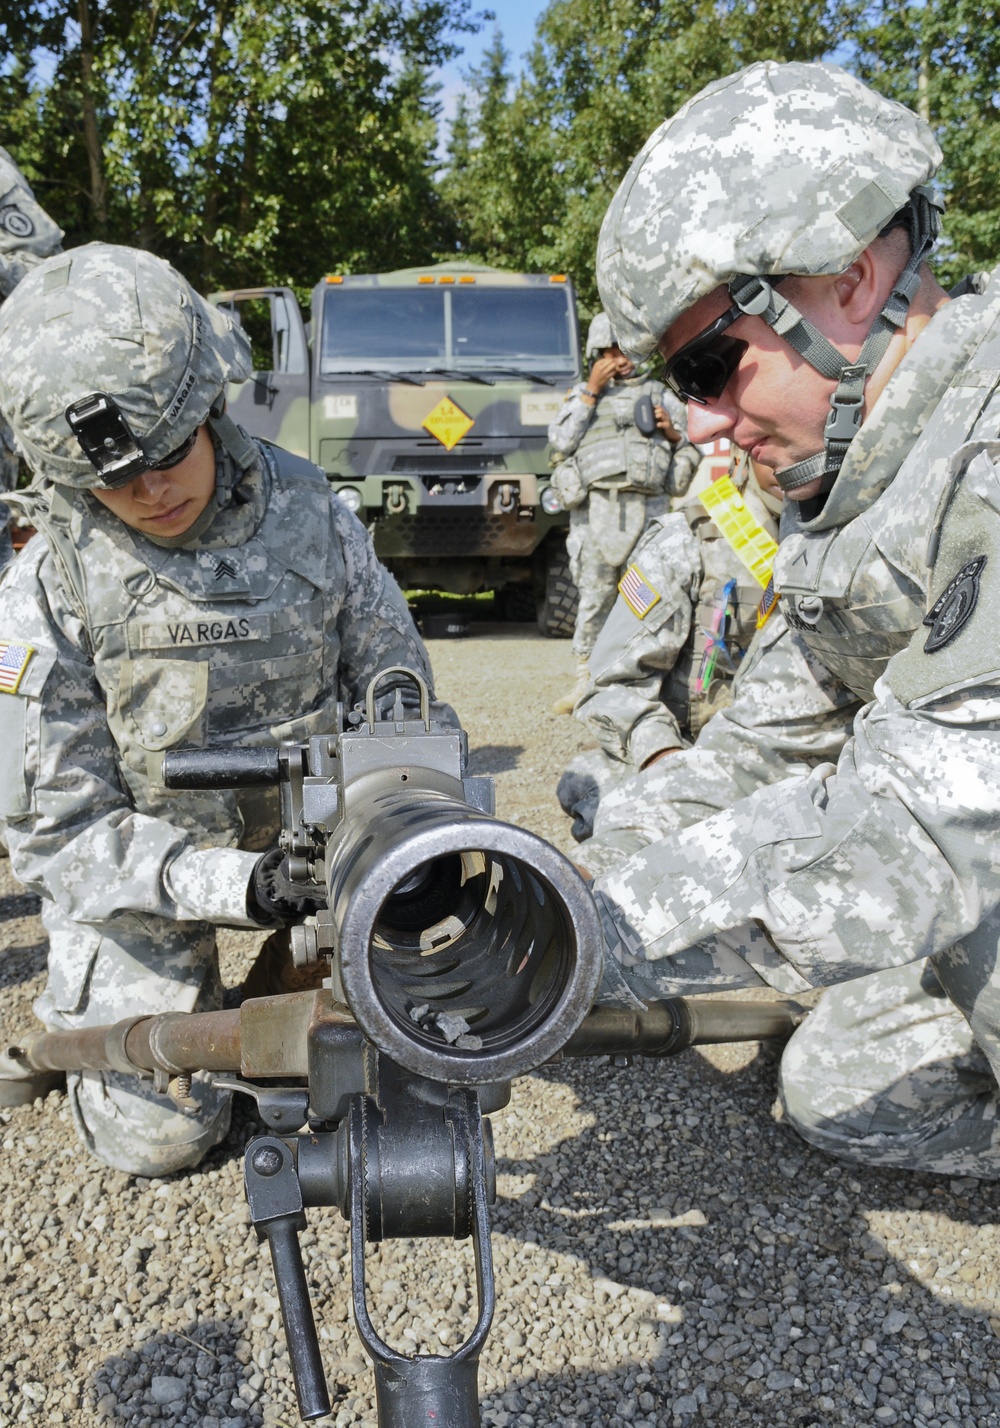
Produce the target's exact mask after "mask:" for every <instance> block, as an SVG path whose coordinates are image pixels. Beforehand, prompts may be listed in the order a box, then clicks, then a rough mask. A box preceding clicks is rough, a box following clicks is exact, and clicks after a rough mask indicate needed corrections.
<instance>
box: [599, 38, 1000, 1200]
mask: <svg viewBox="0 0 1000 1428" xmlns="http://www.w3.org/2000/svg"><path fill="white" fill-rule="evenodd" d="M940 161H941V152H940V149H939V147H938V145H937V143H936V142H935V139H934V136H933V134H932V132H931V130H930V128H929V127H928V126H927V125H926V124H925V123H924V122H923V121H921V120H920V119H919V118H918V117H917V116H916V115H915V114H912V113H911V112H910V111H908V110H906V109H904V108H903V107H902V106H901V105H898V104H895V103H893V102H892V101H890V100H888V99H886V98H884V97H882V96H880V95H878V94H876V93H874V92H873V91H872V90H870V89H868V88H867V87H866V86H865V85H863V84H862V83H860V82H859V81H858V80H856V79H854V78H853V77H852V76H850V75H848V74H846V73H845V72H844V71H843V70H841V69H839V68H838V67H836V66H834V65H823V64H785V65H779V64H776V63H774V62H771V61H768V62H765V63H761V64H755V65H751V66H750V67H749V68H748V69H746V70H743V71H742V72H740V73H739V74H735V75H730V76H728V77H726V78H725V79H722V80H719V81H718V82H717V83H715V84H712V85H709V86H708V87H707V88H706V89H704V90H703V91H702V92H701V93H700V94H698V95H696V96H695V97H694V98H693V99H692V100H690V101H689V102H688V104H686V105H685V106H684V107H683V108H682V109H681V110H680V111H679V112H678V114H676V115H675V116H674V117H673V118H672V119H670V120H668V121H667V122H666V123H665V124H663V125H662V126H661V127H660V129H658V130H657V131H656V132H655V133H654V134H653V135H652V136H651V138H650V139H649V141H648V142H647V144H646V145H645V147H644V148H643V150H642V152H641V153H640V154H639V156H638V157H637V158H636V160H635V162H634V163H633V165H632V168H631V170H630V172H629V174H628V175H627V177H626V179H625V180H624V181H623V183H622V185H621V187H620V189H619V191H618V194H617V195H616V197H615V199H614V201H613V202H612V205H611V207H610V209H609V211H608V213H607V215H606V217H605V220H604V225H603V228H602V234H601V239H600V243H599V249H598V283H599V286H600V290H601V295H602V300H603V302H604V305H605V307H606V308H607V310H608V311H609V313H610V314H611V318H612V322H613V323H614V325H615V330H616V332H617V333H618V335H619V338H620V340H621V341H622V344H623V346H624V348H625V350H626V351H628V352H630V353H632V354H634V355H635V356H636V357H641V356H643V355H645V354H646V353H648V352H649V351H651V350H653V349H654V348H655V347H658V348H659V350H660V352H661V355H662V356H663V358H664V362H665V373H666V379H667V381H668V382H670V383H671V384H672V385H673V388H674V390H675V391H677V392H679V393H681V394H683V395H684V396H685V397H686V399H687V401H688V420H689V427H690V431H691V435H692V437H693V438H694V439H696V440H700V441H709V440H712V439H717V438H720V437H728V438H729V439H731V440H734V441H736V442H738V443H739V444H740V445H741V446H743V447H744V448H746V449H748V450H749V451H750V453H751V455H753V456H755V457H756V458H757V459H759V460H761V461H764V462H766V463H767V464H768V465H769V466H771V467H772V468H773V469H774V470H775V473H776V475H777V478H778V480H779V482H780V484H781V485H782V487H783V489H784V491H785V506H784V510H783V513H782V522H781V536H782V540H781V546H780V549H779V552H778V555H777V557H776V560H775V568H774V578H775V587H776V590H777V592H778V596H779V601H778V609H777V611H776V612H775V613H774V614H773V615H772V616H771V617H770V618H769V619H768V620H767V622H766V623H765V624H764V627H763V629H762V631H761V635H760V637H759V638H758V640H757V641H756V642H755V645H754V646H753V647H752V649H751V651H750V653H749V655H748V657H747V660H746V662H745V664H744V667H743V670H742V671H741V673H740V676H739V679H738V681H737V687H736V691H735V696H734V700H733V704H732V707H731V708H730V709H727V710H723V711H722V712H721V713H720V714H719V716H718V718H716V719H713V720H712V721H711V723H710V724H709V725H708V726H707V727H706V729H705V730H704V732H703V734H702V737H701V738H700V739H699V740H698V742H697V744H696V745H695V746H694V747H693V748H692V749H690V750H688V751H684V752H680V753H677V754H674V755H673V756H672V757H671V758H670V759H666V760H663V761H661V762H660V763H658V764H657V765H655V767H654V768H653V769H651V770H650V771H649V772H648V774H647V775H646V776H645V777H647V778H648V780H649V796H648V799H647V801H646V806H645V809H644V810H640V809H639V807H638V803H637V801H636V800H633V803H632V807H631V809H630V810H629V816H628V817H627V818H626V819H624V820H622V821H620V822H619V823H617V824H616V825H612V826H610V827H608V826H605V827H603V828H602V827H601V826H600V824H601V821H602V820H601V819H599V820H598V828H597V836H598V838H601V839H603V841H604V842H605V846H606V847H607V848H609V850H614V851H616V852H617V855H618V857H619V859H621V860H622V861H620V863H619V865H618V866H617V867H614V868H613V869H612V870H611V871H610V872H607V873H605V874H604V875H603V876H602V877H601V878H599V879H598V880H597V882H596V883H595V893H596V897H597V900H598V903H599V906H600V907H601V911H602V915H603V917H604V919H605V935H606V955H605V974H604V988H603V993H602V995H603V996H604V997H606V998H608V999H611V1000H614V999H619V1000H622V1001H624V1002H626V1003H628V1004H633V1003H634V1001H635V1000H636V999H642V998H644V997H659V996H669V995H673V994H675V993H678V992H681V993H683V992H699V991H714V990H718V989H720V988H727V987H735V986H761V985H769V986H771V987H774V988H776V989H778V990H780V991H783V992H790V993H792V994H793V995H794V994H795V993H796V992H798V991H800V990H804V989H805V988H807V987H809V986H816V985H821V986H827V987H828V990H827V991H825V992H824V994H823V997H822V998H821V1000H820V1003H819V1005H818V1007H817V1009H816V1010H815V1011H814V1012H813V1013H812V1014H811V1016H810V1017H809V1018H808V1019H807V1020H806V1022H805V1023H804V1025H803V1026H802V1027H801V1028H800V1029H799V1031H798V1032H796V1034H795V1036H794V1037H793V1038H792V1039H791V1041H790V1042H789V1045H788V1047H787V1049H786V1051H785V1053H784V1056H783V1059H782V1068H781V1091H782V1098H783V1104H784V1108H785V1113H786V1115H787V1116H788V1118H789V1119H790V1121H791V1122H792V1124H793V1125H794V1126H795V1127H796V1129H797V1130H798V1131H799V1132H800V1133H801V1134H802V1135H803V1136H804V1137H805V1138H806V1139H807V1140H809V1141H810V1142H811V1143H812V1144H814V1145H816V1146H818V1147H821V1148H822V1149H824V1150H826V1151H827V1152H829V1153H831V1154H833V1155H836V1156H839V1157H841V1158H843V1159H846V1160H850V1161H855V1162H857V1163H859V1164H862V1165H865V1166H872V1165H885V1166H898V1167H909V1168H912V1169H918V1170H930V1171H935V1172H937V1173H940V1174H968V1175H979V1176H985V1177H988V1178H998V1177H1000V1088H998V1085H997V1073H998V1072H1000V866H998V861H997V852H996V849H997V839H996V829H997V822H998V819H1000V732H998V731H1000V666H998V660H997V653H996V626H997V620H998V618H1000V475H998V467H997V454H998V445H997V437H998V434H1000V385H998V372H1000V362H998V360H997V354H998V352H1000V287H998V282H997V278H996V275H994V276H993V278H992V279H991V281H990V283H989V285H988V287H987V288H986V290H985V292H982V293H980V292H979V291H977V290H975V287H974V288H973V290H972V291H968V292H966V293H965V294H964V295H962V296H960V297H957V298H956V299H954V300H952V301H949V298H948V295H947V294H946V293H945V292H944V291H943V290H942V288H941V287H940V286H939V284H938V283H937V282H936V280H935V278H934V276H933V273H932V272H931V270H930V268H929V267H928V265H927V262H926V258H927V256H928V254H929V253H930V251H931V248H932V246H933V243H934V240H935V238H936V236H937V233H938V231H939V216H938V215H939V209H940V201H939V200H938V198H937V196H936V194H935V193H934V191H933V189H931V188H929V187H928V183H929V180H930V179H931V177H932V176H933V174H934V172H935V170H936V169H937V166H938V164H939V163H940ZM824 750H825V751H826V757H825V758H824V757H823V754H824ZM817 758H818V759H819V760H820V761H819V762H816V760H817ZM810 765H812V767H810ZM611 802H612V799H610V798H609V799H608V800H607V803H609V804H610V803H611ZM604 812H605V810H604V807H603V806H602V809H601V814H602V815H603V814H604ZM834 983H843V984H844V985H831V984H834Z"/></svg>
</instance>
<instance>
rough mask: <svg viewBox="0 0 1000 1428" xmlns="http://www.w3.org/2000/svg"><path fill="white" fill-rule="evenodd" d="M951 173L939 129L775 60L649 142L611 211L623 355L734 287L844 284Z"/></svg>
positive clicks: (607, 244)
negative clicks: (813, 277) (929, 186)
mask: <svg viewBox="0 0 1000 1428" xmlns="http://www.w3.org/2000/svg"><path fill="white" fill-rule="evenodd" d="M940 162H941V150H940V149H939V148H938V145H937V142H936V141H935V139H934V136H933V134H932V133H931V130H930V128H929V127H928V126H927V125H926V124H925V123H924V122H923V120H922V119H918V118H917V116H916V115H915V114H913V113H911V111H910V110H909V109H905V108H904V107H903V106H902V105H900V104H896V103H895V102H894V101H892V100H890V99H885V98H884V97H883V96H882V95H880V94H876V93H875V92H874V91H873V90H871V89H869V88H868V87H867V86H866V85H864V84H862V83H861V82H860V81H859V80H857V79H854V78H853V77H852V76H851V75H849V74H847V73H846V71H844V70H843V69H841V68H839V66H837V65H830V64H801V63H793V64H777V63H775V62H774V61H773V60H767V61H764V62H762V63H759V64H754V65H751V66H750V67H749V68H748V69H744V70H741V71H740V72H739V73H737V74H733V75H729V76H728V77H727V78H725V79H720V80H717V81H716V82H715V83H713V84H710V85H708V86H707V87H706V88H705V89H703V90H702V91H701V93H700V94H697V95H695V97H694V98H693V99H691V100H689V101H688V103H687V104H685V105H684V106H683V108H682V109H680V110H679V111H678V113H677V114H675V115H674V117H673V118H672V119H668V120H667V121H666V122H665V123H664V124H661V125H660V127H659V128H658V129H657V130H656V131H655V133H653V134H652V135H651V136H650V138H649V139H648V140H647V142H646V144H645V146H644V147H643V149H642V151H641V152H640V153H639V155H638V156H637V157H636V159H635V160H634V162H633V164H632V166H631V168H630V169H629V171H628V173H627V174H626V175H625V178H624V179H623V181H622V183H621V186H620V188H619V189H618V192H617V193H616V195H615V197H614V199H613V200H612V202H611V206H610V208H609V209H608V212H607V214H606V215H605V218H604V223H603V225H602V228H601V236H600V239H599V241H598V247H597V281H598V287H599V288H600V293H601V300H602V302H603V304H604V307H605V309H606V310H607V312H608V314H609V316H610V320H611V323H612V325H613V327H614V331H615V333H616V334H617V337H618V341H619V343H620V344H621V346H622V348H623V349H624V350H625V351H626V352H627V353H628V354H629V355H630V356H631V357H633V358H637V359H638V358H642V357H646V356H648V355H649V353H650V352H652V351H653V349H654V348H655V347H656V345H657V343H658V341H659V340H660V338H661V337H662V336H663V334H664V333H665V332H666V330H667V328H668V327H669V326H670V325H671V323H672V322H673V321H674V320H675V319H676V318H677V317H679V316H680V314H681V313H682V312H684V311H686V310H687V308H689V307H691V306H692V305H693V304H694V303H695V302H697V300H698V299H699V298H700V297H703V296H704V295H705V294H706V293H709V292H711V291H712V289H713V288H715V287H717V286H718V285H719V284H720V283H727V282H729V281H730V280H731V279H732V278H733V277H734V276H736V275H737V274H748V275H753V276H761V277H763V276H766V275H768V274H770V275H775V276H776V275H779V274H790V273H796V274H801V275H810V274H819V273H839V272H842V271H843V270H844V269H845V268H846V267H848V266H849V265H850V264H851V263H852V262H853V261H854V260H855V258H857V257H858V255H859V254H860V253H861V252H863V251H864V249H865V248H866V247H867V246H868V244H869V243H871V241H872V240H873V239H874V238H875V237H877V235H878V234H879V232H880V231H881V230H882V229H883V228H884V227H885V225H886V224H887V223H888V222H889V221H890V219H892V218H893V216H894V215H895V214H896V213H897V212H898V211H899V210H900V209H901V208H903V207H904V205H906V203H907V200H908V198H909V195H910V194H911V192H912V191H913V190H914V189H916V188H918V187H919V186H920V185H922V184H925V183H926V182H927V181H928V180H929V179H930V178H931V177H932V175H933V174H934V173H935V171H936V170H937V167H938V165H939V164H940Z"/></svg>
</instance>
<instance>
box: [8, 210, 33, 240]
mask: <svg viewBox="0 0 1000 1428" xmlns="http://www.w3.org/2000/svg"><path fill="white" fill-rule="evenodd" d="M0 228H3V230H4V232H5V233H9V234H10V236H11V237H12V238H21V239H24V238H33V237H34V234H35V225H34V224H33V223H32V221H31V219H30V218H29V217H28V215H27V214H26V213H22V212H21V210H20V209H19V208H18V206H17V204H16V203H7V204H5V205H4V206H3V208H0Z"/></svg>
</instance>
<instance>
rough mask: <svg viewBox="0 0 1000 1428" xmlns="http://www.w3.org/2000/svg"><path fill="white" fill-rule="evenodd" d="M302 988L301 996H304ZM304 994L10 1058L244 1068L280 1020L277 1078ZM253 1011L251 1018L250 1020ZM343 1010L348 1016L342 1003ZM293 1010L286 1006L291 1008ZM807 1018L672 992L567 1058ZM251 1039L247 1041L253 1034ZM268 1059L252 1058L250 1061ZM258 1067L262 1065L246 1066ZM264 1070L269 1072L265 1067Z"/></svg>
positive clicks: (751, 1036)
mask: <svg viewBox="0 0 1000 1428" xmlns="http://www.w3.org/2000/svg"><path fill="white" fill-rule="evenodd" d="M300 995H301V994H300ZM296 1000H297V999H296V998H292V997H283V998H282V997H275V998H271V997H266V998H260V999H257V1000H254V1001H253V1002H248V1003H245V1004H244V1007H243V1009H242V1010H234V1011H212V1012H165V1013H162V1014H160V1015H159V1016H146V1017H128V1018H126V1020H124V1021H119V1022H115V1023H114V1024H112V1025H106V1026H88V1027H82V1028H80V1029H79V1030H77V1031H44V1032H39V1033H38V1035H37V1036H34V1037H31V1038H30V1039H28V1040H25V1041H24V1042H22V1043H21V1044H20V1045H19V1046H16V1047H8V1048H7V1051H8V1055H9V1056H11V1057H12V1059H13V1060H14V1061H15V1062H17V1063H19V1064H20V1065H22V1066H24V1067H25V1069H31V1070H35V1071H84V1070H95V1071H101V1070H112V1071H123V1072H126V1073H131V1074H133V1075H136V1074H140V1073H142V1072H145V1073H147V1074H148V1073H149V1072H151V1071H167V1072H170V1073H171V1074H172V1075H178V1074H180V1073H183V1072H187V1071H240V1069H241V1066H242V1058H241V1040H242V1041H243V1042H244V1043H246V1044H245V1045H244V1046H243V1048H242V1049H243V1051H245V1052H249V1050H250V1048H251V1046H253V1047H256V1046H257V1045H258V1044H259V1042H260V1029H261V1028H262V1027H263V1028H264V1029H265V1032H266V1027H267V1026H268V1025H271V1024H272V1023H273V1025H272V1030H273V1033H274V1035H272V1036H270V1037H268V1038H267V1042H268V1045H269V1049H270V1052H271V1059H270V1060H269V1064H268V1065H267V1070H266V1072H265V1073H264V1074H266V1075H267V1076H268V1077H275V1076H280V1075H288V1074H295V1075H299V1074H302V1072H303V1071H304V1070H305V1066H304V1064H303V1062H304V1049H303V1046H300V1045H299V1042H300V1041H302V1040H303V1036H304V1032H305V1024H304V1023H303V1025H302V1035H301V1036H299V1035H295V1034H294V1028H293V1027H292V1026H291V1025H290V1024H289V1023H288V1022H287V1021H283V1020H282V1008H283V1007H285V1008H287V1007H288V1005H289V1004H291V1003H294V1002H295V1001H296ZM268 1003H273V1004H274V1005H273V1007H272V1006H269V1005H268ZM244 1013H245V1014H246V1015H247V1016H249V1017H250V1018H251V1020H250V1022H248V1023H245V1024H244V1025H243V1028H242V1031H243V1034H242V1037H241V1018H242V1017H243V1016H244ZM340 1013H341V1015H342V1016H343V1015H346V1011H345V1009H344V1008H340ZM286 1015H287V1012H286ZM804 1016H805V1012H804V1011H803V1009H802V1008H801V1007H800V1006H798V1005H797V1004H796V1003H795V1002H792V1001H766V1002H764V1001H761V1002H744V1001H722V1000H719V1001H717V1000H714V999H711V998H707V997H693V998H692V997H671V998H669V999H667V1000H665V1001H660V1002H651V1003H650V1004H649V1005H648V1007H647V1008H646V1010H645V1011H633V1010H631V1009H629V1008H625V1007H594V1008H593V1009H592V1010H591V1011H590V1012H588V1013H587V1016H586V1017H585V1019H584V1021H583V1024H582V1025H581V1027H580V1029H579V1031H577V1032H576V1034H575V1035H574V1036H572V1037H571V1038H570V1040H569V1041H568V1042H567V1044H566V1046H565V1048H564V1049H563V1051H562V1053H561V1054H562V1056H574V1057H575V1056H628V1055H641V1056H675V1055H677V1054H678V1053H679V1052H681V1051H684V1050H686V1048H687V1047H689V1046H705V1045H711V1044H717V1043H720V1042H729V1041H787V1039H788V1037H790V1036H791V1034H792V1032H793V1031H794V1030H795V1028H796V1027H797V1026H798V1025H799V1023H800V1022H801V1021H802V1019H803V1017H804ZM248 1032H249V1033H250V1037H251V1041H250V1042H247V1033H248ZM258 1059H259V1058H258V1057H256V1056H254V1055H251V1056H250V1060H251V1063H252V1062H254V1061H256V1060H258ZM242 1069H243V1070H244V1072H245V1073H246V1074H250V1075H251V1076H252V1075H253V1074H254V1072H255V1069H256V1067H255V1066H254V1065H253V1064H250V1065H247V1066H242ZM257 1074H261V1073H260V1071H259V1070H257Z"/></svg>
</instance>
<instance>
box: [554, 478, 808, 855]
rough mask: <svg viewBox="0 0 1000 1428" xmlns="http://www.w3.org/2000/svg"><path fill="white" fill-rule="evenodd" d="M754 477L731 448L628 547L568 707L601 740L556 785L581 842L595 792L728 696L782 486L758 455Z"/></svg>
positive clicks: (679, 738) (657, 754) (649, 760)
mask: <svg viewBox="0 0 1000 1428" xmlns="http://www.w3.org/2000/svg"><path fill="white" fill-rule="evenodd" d="M761 480H762V482H763V483H764V485H763V486H761V485H759V484H758V481H757V477H756V475H755V473H754V471H753V468H752V466H751V464H750V461H749V459H748V458H747V457H746V456H745V455H743V454H742V453H739V454H737V456H736V458H735V459H734V460H733V462H732V464H731V467H730V471H729V475H728V477H725V478H723V479H722V480H719V481H715V482H713V483H712V485H710V486H709V487H707V488H706V490H705V491H704V492H703V493H702V494H701V495H697V496H690V497H689V498H688V499H687V500H686V501H685V502H684V503H683V505H682V506H681V508H680V510H679V511H676V512H674V513H673V514H668V515H660V516H655V517H654V518H653V520H651V521H650V523H649V525H648V526H647V528H646V531H645V533H644V534H643V536H642V537H641V538H640V540H639V544H638V545H637V546H636V547H635V549H634V551H633V552H632V559H631V562H630V564H629V567H628V570H627V571H626V572H625V575H624V576H623V578H622V580H621V582H620V584H619V587H618V588H619V594H618V599H617V601H616V602H615V606H614V608H613V610H612V611H611V614H610V615H609V616H608V618H607V620H606V622H605V624H604V628H603V629H602V630H601V633H600V634H599V635H598V637H597V643H596V644H595V645H594V649H593V652H592V654H591V656H590V671H591V677H590V683H589V685H588V688H587V690H586V693H585V694H584V695H583V698H582V699H581V700H580V701H579V703H578V704H577V706H576V710H575V714H576V717H577V719H579V720H580V722H581V723H582V724H583V725H584V727H585V728H586V729H587V730H588V732H589V733H591V734H592V735H593V737H594V738H595V739H596V740H597V743H598V746H599V747H598V748H596V749H593V750H588V751H587V752H586V753H582V754H578V755H577V756H576V758H574V759H573V760H572V762H571V763H570V765H569V767H568V768H567V769H566V772H565V773H564V774H563V776H562V778H561V779H560V780H559V787H558V790H557V792H558V795H559V801H560V803H561V804H562V806H563V808H564V809H565V811H566V812H567V813H568V814H570V816H571V817H572V818H573V820H574V821H573V837H574V838H576V839H577V841H578V842H582V841H583V840H584V839H585V838H589V837H590V836H591V834H592V832H593V822H594V814H595V812H596V809H597V805H598V802H599V801H600V799H601V798H602V797H604V796H605V795H606V794H607V793H609V792H610V791H611V790H612V789H615V788H617V787H619V785H621V784H622V783H624V781H625V780H627V779H630V778H631V776H632V775H633V774H635V773H637V772H639V771H640V770H641V769H644V768H647V767H648V766H650V765H651V764H653V763H654V762H655V761H656V760H658V759H661V758H664V757H665V756H666V755H667V754H670V753H672V752H674V751H675V750H677V749H682V748H687V747H689V746H690V744H691V743H692V742H693V741H694V739H696V738H697V736H698V734H699V732H700V731H701V729H702V728H704V726H705V725H706V724H707V723H708V720H709V719H710V718H711V716H712V715H713V714H714V713H715V712H716V710H718V709H722V708H724V707H725V706H726V705H728V704H729V702H730V698H731V688H732V680H733V676H734V674H735V673H736V669H737V666H738V664H739V662H740V660H741V659H742V657H743V655H744V653H745V651H746V650H747V648H748V646H749V644H750V641H751V640H752V638H753V636H754V633H755V631H756V628H757V607H758V605H759V604H760V597H761V592H762V589H763V587H765V586H766V585H767V583H768V580H769V579H770V575H771V565H772V562H773V559H774V554H775V551H776V550H777V545H776V542H775V537H776V536H777V529H778V523H777V519H776V517H777V514H778V512H780V510H781V502H780V499H778V498H776V497H775V496H774V495H773V494H771V493H770V492H771V491H773V490H775V489H777V490H778V491H780V487H776V485H775V483H774V482H773V478H772V477H771V474H770V472H767V471H766V468H763V467H762V468H761ZM769 488H770V491H769ZM583 861H584V863H585V864H586V865H587V866H588V867H589V864H587V862H586V858H584V860H583ZM591 871H596V870H595V869H591Z"/></svg>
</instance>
